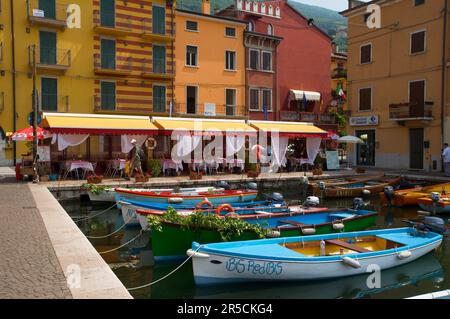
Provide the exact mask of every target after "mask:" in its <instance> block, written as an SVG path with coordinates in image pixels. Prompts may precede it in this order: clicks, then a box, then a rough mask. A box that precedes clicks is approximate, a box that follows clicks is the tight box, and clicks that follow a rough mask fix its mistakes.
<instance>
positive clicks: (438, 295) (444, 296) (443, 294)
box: [407, 290, 450, 299]
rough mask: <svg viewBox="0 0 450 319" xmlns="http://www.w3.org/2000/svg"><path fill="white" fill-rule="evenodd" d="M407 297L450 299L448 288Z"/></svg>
mask: <svg viewBox="0 0 450 319" xmlns="http://www.w3.org/2000/svg"><path fill="white" fill-rule="evenodd" d="M407 299H450V290H443V291H438V292H432V293H429V294H425V295H420V296H415V297H411V298H407Z"/></svg>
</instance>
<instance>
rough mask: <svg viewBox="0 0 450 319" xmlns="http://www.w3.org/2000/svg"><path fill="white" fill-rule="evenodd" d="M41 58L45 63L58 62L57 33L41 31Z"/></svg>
mask: <svg viewBox="0 0 450 319" xmlns="http://www.w3.org/2000/svg"><path fill="white" fill-rule="evenodd" d="M39 42H40V52H39V53H40V59H39V62H40V63H43V64H56V33H54V32H46V31H40V32H39Z"/></svg>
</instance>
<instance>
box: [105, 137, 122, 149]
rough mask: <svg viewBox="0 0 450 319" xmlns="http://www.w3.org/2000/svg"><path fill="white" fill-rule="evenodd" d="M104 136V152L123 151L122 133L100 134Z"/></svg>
mask: <svg viewBox="0 0 450 319" xmlns="http://www.w3.org/2000/svg"><path fill="white" fill-rule="evenodd" d="M100 138H103V152H105V153H109V151H110V150H111V152H112V153H122V147H121V145H122V137H121V136H120V135H113V136H111V135H110V136H100Z"/></svg>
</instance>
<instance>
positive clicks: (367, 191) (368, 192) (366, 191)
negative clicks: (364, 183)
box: [362, 189, 371, 196]
mask: <svg viewBox="0 0 450 319" xmlns="http://www.w3.org/2000/svg"><path fill="white" fill-rule="evenodd" d="M362 193H363V195H366V196H369V195H370V194H371V193H370V191H369V190H368V189H365V190H363V191H362Z"/></svg>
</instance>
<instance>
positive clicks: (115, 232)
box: [85, 223, 127, 239]
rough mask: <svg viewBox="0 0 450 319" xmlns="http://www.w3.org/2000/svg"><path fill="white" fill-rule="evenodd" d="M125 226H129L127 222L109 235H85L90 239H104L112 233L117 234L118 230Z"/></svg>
mask: <svg viewBox="0 0 450 319" xmlns="http://www.w3.org/2000/svg"><path fill="white" fill-rule="evenodd" d="M125 226H127V223H125V224H123V225H122V226H120V227H119V229H117V230H115V231H114V232H112V233H111V234H108V235H105V236H87V235H85V236H86V238H89V239H103V238H108V237H111V236H112V235H114V234H117V233H118V232H120V231H121V230H122V229H124V228H125Z"/></svg>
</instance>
